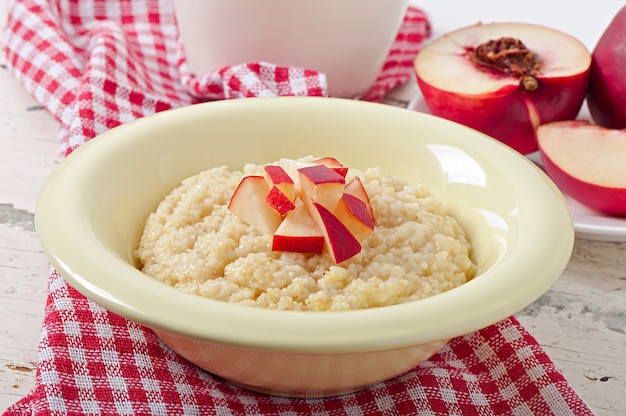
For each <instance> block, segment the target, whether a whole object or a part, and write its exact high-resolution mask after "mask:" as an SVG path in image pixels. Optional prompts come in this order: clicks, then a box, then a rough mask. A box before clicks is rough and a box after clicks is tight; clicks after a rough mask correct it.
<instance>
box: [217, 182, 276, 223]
mask: <svg viewBox="0 0 626 416" xmlns="http://www.w3.org/2000/svg"><path fill="white" fill-rule="evenodd" d="M268 192H269V187H268V185H267V181H266V180H265V177H263V176H260V175H250V176H245V177H244V178H243V179H242V180H241V182H239V185H238V186H237V188H236V189H235V192H234V193H233V196H232V198H231V199H230V202H229V203H228V209H229V210H230V211H231V212H232V213H233V214H235V215H237V216H238V217H239V218H240V219H241V220H242V221H244V222H245V223H246V224H248V225H252V226H253V227H255V228H256V229H257V230H258V231H259V232H260V233H261V234H264V235H272V234H273V233H274V232H275V231H276V229H277V228H278V226H279V225H280V222H281V221H282V217H281V216H280V215H279V214H278V213H277V212H276V211H274V210H273V209H272V208H270V206H269V205H267V203H266V202H265V196H266V195H267V194H268Z"/></svg>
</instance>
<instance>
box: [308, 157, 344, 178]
mask: <svg viewBox="0 0 626 416" xmlns="http://www.w3.org/2000/svg"><path fill="white" fill-rule="evenodd" d="M313 163H314V164H316V165H325V166H328V167H329V168H331V169H332V170H334V171H335V172H337V173H338V174H340V175H341V176H343V177H344V178H345V177H346V175H347V174H348V168H347V167H346V166H344V165H343V164H342V163H341V162H340V161H338V160H337V159H336V158H334V157H330V156H327V157H322V158H319V159H315V160H314V161H313Z"/></svg>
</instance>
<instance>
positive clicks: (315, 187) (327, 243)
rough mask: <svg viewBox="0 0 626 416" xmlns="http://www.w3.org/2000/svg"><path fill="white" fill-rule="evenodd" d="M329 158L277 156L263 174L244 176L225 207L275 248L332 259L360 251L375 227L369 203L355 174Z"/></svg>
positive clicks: (342, 258) (344, 257)
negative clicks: (362, 242)
mask: <svg viewBox="0 0 626 416" xmlns="http://www.w3.org/2000/svg"><path fill="white" fill-rule="evenodd" d="M347 174H348V168H347V167H346V166H344V165H343V164H342V163H340V162H339V161H338V160H337V159H335V158H332V157H324V158H321V159H316V160H314V161H312V162H304V161H300V160H293V159H281V160H280V161H279V162H278V163H276V164H272V165H266V166H265V167H264V174H263V175H250V176H245V177H244V178H243V179H242V180H241V182H240V183H239V185H238V187H237V189H236V190H235V192H234V194H233V196H232V198H231V200H230V203H229V205H228V209H229V210H230V211H231V212H232V213H233V214H235V215H237V216H238V217H239V218H240V219H241V220H242V221H244V222H245V223H247V224H248V225H251V226H254V227H255V228H256V229H257V230H258V231H259V232H260V233H262V234H264V235H269V236H272V250H273V251H287V252H295V253H313V254H319V253H322V252H324V250H326V251H327V252H328V253H329V254H330V255H331V256H332V258H333V260H334V261H335V262H336V263H341V262H343V261H345V260H348V259H349V258H351V257H353V256H355V255H357V254H358V253H359V252H360V251H361V241H363V239H364V238H366V237H367V236H368V235H369V234H370V233H371V232H372V231H373V230H374V215H373V212H372V206H371V203H370V200H369V197H368V195H367V192H366V191H365V188H364V187H363V183H362V182H361V180H360V179H359V177H358V176H355V177H353V178H352V179H350V180H346V176H347Z"/></svg>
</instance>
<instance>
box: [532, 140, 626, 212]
mask: <svg viewBox="0 0 626 416" xmlns="http://www.w3.org/2000/svg"><path fill="white" fill-rule="evenodd" d="M540 155H541V161H542V163H543V167H544V169H545V171H546V173H547V174H548V176H549V177H550V178H551V179H552V181H553V182H554V183H555V184H556V185H557V186H558V187H559V189H561V191H563V192H565V193H566V194H567V195H569V196H570V197H572V198H574V199H575V200H576V201H578V202H580V203H581V204H583V205H585V206H587V207H589V208H591V209H595V210H596V211H600V212H603V213H605V214H609V215H614V216H618V217H624V216H626V188H611V187H607V186H600V185H594V184H592V183H588V182H584V181H581V180H578V179H576V178H575V177H574V176H572V175H570V174H568V173H567V172H565V171H564V170H563V169H561V168H560V167H559V166H558V165H557V164H555V163H554V162H553V161H552V159H550V157H549V156H547V155H546V154H545V153H544V152H540Z"/></svg>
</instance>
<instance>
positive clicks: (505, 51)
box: [468, 37, 541, 91]
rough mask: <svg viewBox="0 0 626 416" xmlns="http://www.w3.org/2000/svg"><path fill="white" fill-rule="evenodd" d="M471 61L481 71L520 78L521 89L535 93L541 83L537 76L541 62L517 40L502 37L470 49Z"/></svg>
mask: <svg viewBox="0 0 626 416" xmlns="http://www.w3.org/2000/svg"><path fill="white" fill-rule="evenodd" d="M468 52H469V53H468V56H469V59H470V61H471V62H472V63H473V64H474V65H475V66H476V67H478V68H479V69H481V70H489V71H496V72H499V73H504V74H507V75H511V76H514V77H516V78H520V79H521V81H520V87H521V88H522V89H524V90H526V91H535V90H536V89H537V88H539V82H538V81H537V78H535V76H536V75H537V74H538V73H539V70H540V69H541V60H540V59H539V57H538V56H537V55H535V54H534V53H532V52H531V51H530V50H529V49H528V48H527V47H526V45H524V43H523V42H522V41H521V40H519V39H516V38H511V37H502V38H500V39H495V40H493V39H492V40H489V41H487V42H485V43H482V44H480V45H478V46H476V47H474V48H468Z"/></svg>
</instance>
